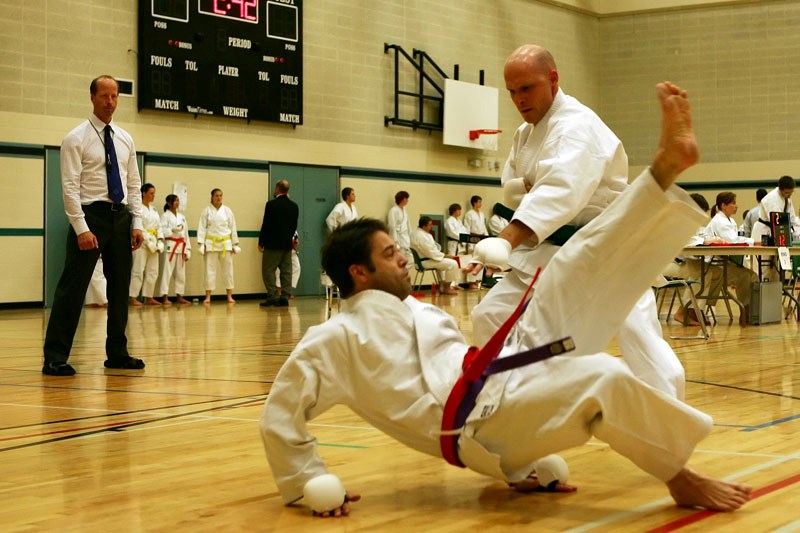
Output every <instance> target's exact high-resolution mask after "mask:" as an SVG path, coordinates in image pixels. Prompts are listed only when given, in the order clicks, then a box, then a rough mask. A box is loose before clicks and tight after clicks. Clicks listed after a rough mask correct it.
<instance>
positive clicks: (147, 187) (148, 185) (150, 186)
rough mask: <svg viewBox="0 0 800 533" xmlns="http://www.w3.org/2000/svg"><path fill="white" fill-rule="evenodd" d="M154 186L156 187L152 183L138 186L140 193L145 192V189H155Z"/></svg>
mask: <svg viewBox="0 0 800 533" xmlns="http://www.w3.org/2000/svg"><path fill="white" fill-rule="evenodd" d="M155 188H156V186H155V185H153V184H152V183H145V184H144V185H142V186H141V187H140V188H139V190H140V191H142V194H144V193H146V192H147V191H149V190H150V189H155Z"/></svg>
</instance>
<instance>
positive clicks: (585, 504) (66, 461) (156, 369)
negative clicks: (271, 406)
mask: <svg viewBox="0 0 800 533" xmlns="http://www.w3.org/2000/svg"><path fill="white" fill-rule="evenodd" d="M477 299H478V295H477V293H476V292H474V291H473V292H462V293H461V294H459V295H458V296H453V297H439V298H437V299H435V300H432V299H431V297H430V295H429V294H428V295H427V297H426V298H425V300H426V301H434V302H435V303H436V304H437V305H440V306H441V307H442V308H444V309H446V310H447V311H448V312H449V313H451V314H452V315H453V316H454V317H456V319H457V321H458V322H459V325H460V326H461V327H462V329H463V330H464V332H465V334H466V335H467V336H468V337H469V335H470V330H471V326H470V322H469V310H470V309H471V308H472V306H474V305H475V304H476V303H477ZM720 318H721V322H720V323H718V324H717V325H715V326H713V327H712V336H711V338H710V340H708V341H703V340H692V341H674V340H671V341H670V343H671V344H672V345H673V347H674V348H675V351H676V353H677V354H678V356H679V357H680V359H681V361H682V362H683V364H684V366H685V367H686V374H687V380H688V382H687V398H686V399H687V402H688V403H690V404H691V405H694V406H696V407H698V408H700V409H702V410H704V411H706V412H708V413H709V414H711V415H712V416H713V417H714V420H715V424H716V425H715V427H714V430H713V432H712V434H711V436H710V437H709V438H708V439H706V440H705V441H703V442H702V443H701V444H700V446H699V447H698V449H697V450H696V452H695V454H694V455H693V457H692V462H691V464H692V465H693V466H694V467H696V469H697V470H700V471H701V472H704V473H707V474H711V475H714V476H717V477H723V478H727V479H731V480H740V481H743V482H746V483H749V484H751V485H752V486H753V487H754V489H755V491H756V492H755V498H754V499H753V501H752V502H750V503H749V504H748V505H746V506H745V507H744V508H743V509H741V510H740V511H738V512H735V513H731V514H716V513H703V512H699V511H696V510H691V509H680V508H677V507H675V506H673V505H672V503H671V500H670V499H669V497H668V494H667V491H666V489H665V488H664V486H663V485H662V484H660V483H659V482H657V481H656V480H654V479H652V478H650V477H648V476H647V475H646V474H644V473H642V472H640V471H638V470H637V469H636V468H635V467H633V465H632V464H631V463H629V462H628V461H627V460H626V459H624V458H622V457H621V456H619V455H617V454H615V453H614V452H612V451H611V450H609V448H608V447H607V446H606V445H605V444H603V443H601V442H599V441H591V442H589V443H588V444H586V445H584V446H581V447H579V448H575V449H572V450H567V451H565V452H564V453H563V454H562V455H563V456H564V457H565V458H566V459H567V461H568V463H569V465H570V468H571V478H570V482H572V483H574V484H576V485H578V492H576V493H574V494H534V495H522V494H518V493H515V492H512V491H511V490H509V489H507V488H506V487H505V486H504V484H503V483H500V482H497V481H493V480H491V479H489V478H485V477H482V476H480V475H477V474H474V473H471V472H468V471H464V470H460V469H457V468H454V467H451V466H449V465H447V464H446V463H445V462H444V461H442V460H440V459H435V458H432V457H428V456H424V455H421V454H419V453H417V452H414V451H411V450H409V449H407V448H405V447H404V446H402V445H400V444H398V443H396V442H394V441H392V440H391V439H389V438H388V437H386V436H384V435H382V434H381V433H379V432H378V431H376V430H375V429H372V428H371V427H369V426H368V425H367V424H366V423H364V422H363V421H361V420H360V419H359V418H358V417H356V416H355V415H353V414H352V413H351V412H350V411H349V410H348V409H346V408H336V409H334V410H332V411H330V412H328V413H326V414H325V415H324V416H322V417H320V418H319V419H317V420H315V421H314V423H313V431H314V433H315V435H316V436H317V438H318V439H319V442H320V444H321V448H320V449H321V452H322V454H323V458H324V459H325V461H326V462H327V464H328V466H329V468H330V469H331V471H332V472H333V473H335V474H337V475H338V476H339V477H341V478H342V480H343V481H344V482H345V484H346V485H347V486H348V488H349V489H350V490H353V491H355V492H359V493H361V495H362V500H361V502H358V503H357V504H355V505H354V508H353V512H352V514H351V516H350V517H348V518H346V519H340V520H338V521H333V520H323V519H319V518H312V517H311V516H310V511H309V510H308V509H307V508H306V507H304V506H294V507H284V506H283V505H282V504H281V501H280V498H279V496H278V494H277V491H276V488H275V485H274V483H273V481H272V477H271V475H270V472H269V468H268V466H267V463H266V460H265V458H264V453H263V449H262V446H261V442H260V437H259V433H258V426H257V420H258V418H259V415H260V413H261V409H262V404H263V401H264V398H265V397H266V395H267V394H268V393H269V389H270V384H271V382H272V379H273V377H274V376H275V373H276V372H277V371H278V369H279V368H280V366H281V363H282V362H283V361H284V360H285V358H286V356H287V355H288V354H289V352H290V351H291V349H292V347H293V346H294V345H295V343H296V342H297V341H298V339H300V337H301V336H302V334H303V332H304V331H305V329H306V328H308V327H309V326H311V325H313V324H317V323H319V322H321V321H323V320H324V319H325V302H324V300H323V299H322V298H315V297H308V298H299V299H297V300H296V301H293V302H292V305H291V307H289V308H267V309H262V308H260V307H259V306H258V303H257V301H253V300H250V301H240V302H239V303H237V304H235V305H227V304H224V303H217V302H215V303H213V304H212V305H210V306H203V305H192V306H187V307H178V306H172V307H171V308H165V309H162V308H153V307H145V308H139V309H131V313H130V325H129V329H128V335H129V339H130V346H131V351H132V353H133V354H134V355H136V356H139V357H142V358H143V359H144V360H145V361H146V363H147V368H146V369H145V370H144V371H120V370H114V371H112V370H105V369H104V368H103V360H104V355H103V345H104V344H103V343H104V332H105V311H104V310H102V309H86V310H85V311H84V314H83V317H82V319H81V324H80V327H79V331H78V335H77V337H76V340H75V346H74V350H73V356H72V357H71V359H70V363H72V364H73V365H74V366H75V368H76V369H77V371H78V374H77V375H76V376H75V377H72V378H69V377H67V378H63V377H62V378H57V377H49V376H43V375H42V374H41V373H40V370H41V346H42V339H43V336H44V330H45V327H46V324H47V311H42V310H14V311H0V339H2V341H0V413H1V414H2V415H1V416H0V502H2V505H0V529H2V530H3V531H5V532H9V531H114V532H115V533H120V532H126V531H193V532H194V531H214V532H218V531H318V530H319V531H322V530H324V531H345V530H346V531H390V530H391V531H442V532H444V531H448V532H449V531H468V530H473V531H474V530H478V529H480V530H485V531H507V530H510V529H511V528H514V529H520V528H523V529H528V530H532V531H590V530H595V531H610V530H613V531H648V530H657V531H673V530H677V529H681V530H684V531H699V530H702V531H731V530H737V531H746V530H749V531H781V532H788V531H800V446H798V444H799V443H800V355H799V354H800V347H799V346H798V340H800V339H799V338H798V323H797V322H796V321H795V320H793V319H788V320H784V321H783V322H782V323H780V324H774V325H765V326H758V327H747V328H740V327H739V326H738V325H737V324H735V323H734V324H729V323H728V321H727V318H726V317H724V316H723V317H720ZM692 331H693V330H692ZM682 332H684V330H683V329H682V328H680V327H678V326H676V325H675V324H674V322H673V323H670V324H665V325H664V333H665V336H668V335H669V334H670V333H682ZM609 351H610V352H611V353H618V350H617V347H616V346H615V345H612V346H610V347H609ZM664 423H665V424H669V423H670V421H669V420H665V421H664Z"/></svg>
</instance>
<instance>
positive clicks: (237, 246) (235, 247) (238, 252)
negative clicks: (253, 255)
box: [233, 244, 242, 254]
mask: <svg viewBox="0 0 800 533" xmlns="http://www.w3.org/2000/svg"><path fill="white" fill-rule="evenodd" d="M233 253H235V254H240V253H242V249H241V248H239V245H238V244H234V245H233Z"/></svg>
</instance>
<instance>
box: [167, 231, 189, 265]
mask: <svg viewBox="0 0 800 533" xmlns="http://www.w3.org/2000/svg"><path fill="white" fill-rule="evenodd" d="M167 240H168V241H172V242H174V243H175V246H173V247H172V252H171V253H170V254H169V261H170V262H172V258H173V257H175V252H176V251H178V246H180V245H181V244H182V245H183V247H182V250H181V255H183V253H184V252H185V251H186V241H185V240H184V239H183V237H167Z"/></svg>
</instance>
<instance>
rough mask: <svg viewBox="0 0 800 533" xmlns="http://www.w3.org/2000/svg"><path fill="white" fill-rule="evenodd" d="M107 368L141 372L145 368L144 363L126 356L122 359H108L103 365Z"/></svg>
mask: <svg viewBox="0 0 800 533" xmlns="http://www.w3.org/2000/svg"><path fill="white" fill-rule="evenodd" d="M103 365H104V366H105V367H106V368H121V369H122V370H141V369H143V368H144V361H142V360H141V359H137V358H135V357H131V356H130V355H126V356H125V357H123V358H122V359H113V360H112V359H106V362H105V363H103Z"/></svg>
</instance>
